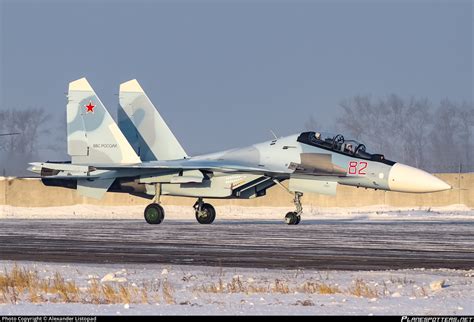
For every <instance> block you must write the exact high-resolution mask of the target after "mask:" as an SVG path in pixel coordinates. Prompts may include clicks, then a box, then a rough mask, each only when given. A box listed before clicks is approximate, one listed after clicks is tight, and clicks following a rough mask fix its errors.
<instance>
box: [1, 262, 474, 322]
mask: <svg viewBox="0 0 474 322" xmlns="http://www.w3.org/2000/svg"><path fill="white" fill-rule="evenodd" d="M15 265H18V266H19V267H21V268H23V269H24V270H25V271H31V272H36V273H35V274H37V276H38V278H39V279H41V280H49V281H50V285H52V284H54V281H55V280H57V279H58V277H57V275H56V277H55V274H56V273H60V275H61V276H62V277H63V278H64V281H65V282H72V281H74V282H75V284H76V285H77V289H78V290H79V291H78V292H79V293H80V294H79V295H78V296H77V299H76V301H79V302H83V303H65V302H64V300H61V299H63V298H64V297H62V296H60V294H56V293H55V292H52V291H49V293H47V294H46V293H43V294H42V295H41V298H40V299H39V298H38V297H36V298H34V297H33V296H32V295H31V294H29V293H28V292H27V291H25V290H24V291H23V292H17V293H16V295H15V299H14V300H12V298H11V296H10V297H9V296H6V297H5V296H4V294H2V292H5V289H3V290H2V288H0V314H1V315H18V314H20V315H26V314H30V315H48V314H64V315H67V314H79V315H100V314H107V315H109V314H111V315H120V314H125V315H134V314H252V315H253V314H361V315H372V314H373V315H384V314H392V315H413V314H417V315H472V314H474V285H473V281H474V279H473V277H474V270H469V271H460V270H448V269H438V270H424V269H416V270H398V271H359V272H357V271H356V272H347V271H314V270H268V269H245V268H219V267H203V266H173V265H158V264H157V265H148V264H147V265H138V264H127V265H124V264H107V265H83V264H50V263H40V262H20V263H13V262H10V261H0V286H1V278H2V276H4V275H5V272H11V271H12V270H13V269H14V266H15ZM2 274H3V275H2ZM92 286H98V287H99V288H107V287H108V288H107V289H108V290H109V291H108V292H109V293H110V292H111V290H116V292H117V294H119V293H120V292H119V290H120V286H123V289H125V290H129V291H130V290H131V291H130V292H129V295H128V297H127V296H122V297H118V298H116V299H115V300H113V301H112V302H115V304H107V303H110V301H109V302H107V301H106V300H104V299H102V300H99V302H100V301H102V303H103V304H94V303H93V302H94V296H93V295H91V294H92V291H91V289H92V288H93V287H92ZM38 292H39V291H38ZM10 293H11V292H10ZM40 293H41V292H40ZM114 294H115V293H114ZM130 294H131V295H130ZM144 294H145V295H144ZM37 295H38V294H37ZM76 295H77V294H76ZM99 297H100V296H98V298H99ZM108 298H109V299H110V298H113V297H111V296H109V297H108ZM124 298H128V299H127V300H123V299H124ZM78 299H79V300H78ZM32 301H33V302H36V303H32ZM74 301H75V300H74V299H73V300H72V302H74ZM96 302H97V301H96Z"/></svg>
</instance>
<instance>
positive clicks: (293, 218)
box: [285, 211, 301, 225]
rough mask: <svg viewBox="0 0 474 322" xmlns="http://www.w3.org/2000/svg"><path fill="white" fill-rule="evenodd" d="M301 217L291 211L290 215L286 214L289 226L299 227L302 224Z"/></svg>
mask: <svg viewBox="0 0 474 322" xmlns="http://www.w3.org/2000/svg"><path fill="white" fill-rule="evenodd" d="M300 220H301V217H300V216H298V215H297V214H296V212H294V211H290V212H289V213H287V214H286V216H285V222H286V223H287V224H288V225H298V223H299V222H300Z"/></svg>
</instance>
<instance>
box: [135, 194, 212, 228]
mask: <svg viewBox="0 0 474 322" xmlns="http://www.w3.org/2000/svg"><path fill="white" fill-rule="evenodd" d="M159 202H160V198H159V196H158V197H156V198H155V202H153V203H151V204H149V205H148V206H147V207H146V208H145V211H144V215H145V220H146V222H147V223H149V224H152V225H157V224H161V223H162V222H163V220H164V219H165V210H164V209H163V207H162V206H161V205H160V204H159ZM193 207H194V210H195V214H196V220H197V221H198V223H200V224H203V225H208V224H212V222H213V221H214V219H216V210H215V209H214V207H213V206H212V205H211V204H208V203H204V202H203V201H202V198H199V199H198V200H197V201H196V203H195V204H194V206H193Z"/></svg>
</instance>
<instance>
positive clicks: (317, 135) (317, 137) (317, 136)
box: [314, 132, 321, 140]
mask: <svg viewBox="0 0 474 322" xmlns="http://www.w3.org/2000/svg"><path fill="white" fill-rule="evenodd" d="M314 136H315V137H316V139H318V140H321V133H319V132H316V133H315V134H314Z"/></svg>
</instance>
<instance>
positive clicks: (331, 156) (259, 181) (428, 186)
mask: <svg viewBox="0 0 474 322" xmlns="http://www.w3.org/2000/svg"><path fill="white" fill-rule="evenodd" d="M67 97H68V104H67V149H68V154H69V155H70V156H71V161H66V162H34V163H30V165H31V166H30V167H29V168H28V170H30V171H32V172H34V173H36V174H40V176H41V178H42V182H43V184H45V185H47V186H60V187H67V188H72V189H77V192H78V193H79V194H81V195H83V196H87V197H92V198H97V199H100V198H102V197H103V196H104V194H105V193H106V192H107V191H112V192H122V193H129V194H132V195H136V196H140V197H145V198H149V199H153V201H152V203H150V204H149V205H148V206H147V207H146V208H145V210H144V217H145V220H146V222H147V223H149V224H160V223H161V222H163V220H164V217H165V211H164V209H163V207H162V205H161V201H160V196H162V195H171V196H185V197H195V198H197V201H196V203H195V204H194V209H195V216H196V220H197V221H198V222H199V223H201V224H211V223H212V222H213V221H214V219H215V217H216V211H215V209H214V207H213V206H212V205H211V204H210V203H207V202H206V203H205V202H204V199H251V198H259V197H262V196H265V194H266V192H267V189H269V188H270V187H272V186H275V185H277V186H279V187H281V188H282V189H285V190H287V191H288V192H289V193H291V194H292V195H293V200H294V204H295V210H294V211H290V212H288V213H287V214H286V215H285V222H286V223H287V224H289V225H296V224H298V223H299V222H300V220H301V214H302V213H303V207H302V204H301V197H302V196H303V193H319V194H327V195H335V194H336V187H337V185H338V184H340V185H346V186H353V187H364V188H371V189H380V190H388V191H399V192H411V193H425V192H435V191H443V190H448V189H451V186H450V185H448V184H447V183H445V182H444V181H442V180H440V179H439V178H437V177H435V176H433V175H431V174H429V173H427V172H425V171H423V170H421V169H417V168H414V167H411V166H408V165H405V164H401V163H398V162H394V161H390V160H387V159H386V158H385V157H384V156H383V155H382V154H376V153H370V152H368V151H367V149H366V146H365V145H364V144H363V143H361V142H358V141H356V140H353V139H346V138H345V137H344V136H343V135H342V134H329V133H324V132H319V131H307V132H302V133H298V134H294V135H290V136H286V137H281V138H275V139H274V140H271V141H267V142H263V143H257V144H254V145H251V146H247V147H243V148H235V149H230V150H226V151H221V152H217V153H212V154H205V155H199V156H194V157H191V156H189V155H188V154H187V153H186V152H185V151H184V149H183V147H182V146H181V145H180V143H179V142H178V140H177V139H176V137H175V136H174V135H173V133H172V132H171V130H170V129H169V127H168V125H167V124H166V122H165V121H164V120H163V118H162V117H161V116H160V114H159V113H158V111H157V109H156V108H155V106H154V105H153V104H152V102H151V101H150V99H149V98H148V96H147V95H146V94H145V92H144V91H143V89H142V87H141V86H140V85H139V83H138V82H137V81H136V80H131V81H128V82H126V83H123V84H121V85H120V93H119V101H120V104H119V124H120V127H119V126H118V125H117V124H116V123H115V121H114V120H113V119H112V117H111V116H110V114H109V113H108V112H107V110H106V108H105V107H104V105H103V104H102V102H101V101H100V99H99V98H98V96H97V95H96V93H95V92H94V90H93V89H92V87H91V86H90V84H89V82H88V81H87V80H86V79H85V78H81V79H78V80H76V81H73V82H71V83H69V92H68V96H67ZM124 133H125V134H124ZM285 181H287V185H284V184H283V183H284V182H285Z"/></svg>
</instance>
